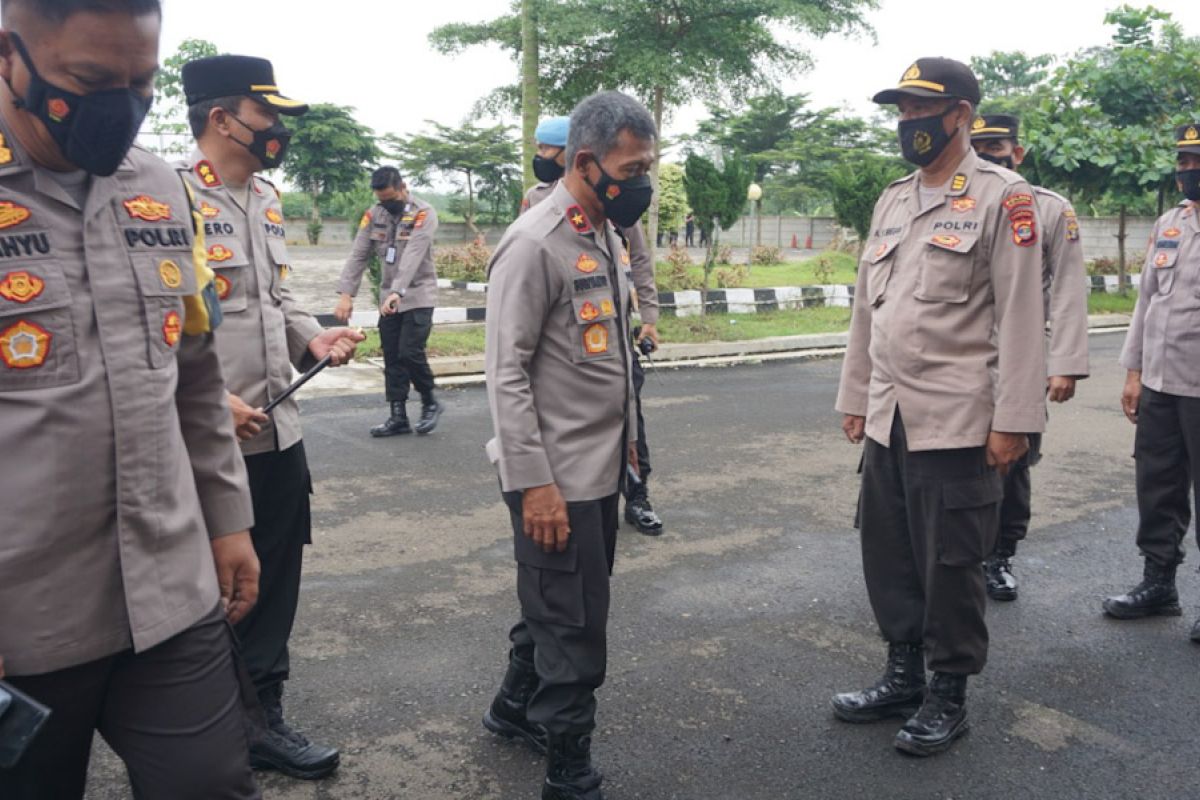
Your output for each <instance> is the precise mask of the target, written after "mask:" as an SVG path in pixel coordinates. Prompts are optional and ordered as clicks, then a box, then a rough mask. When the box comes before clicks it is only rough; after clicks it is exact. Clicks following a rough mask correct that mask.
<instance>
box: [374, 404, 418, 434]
mask: <svg viewBox="0 0 1200 800" xmlns="http://www.w3.org/2000/svg"><path fill="white" fill-rule="evenodd" d="M406 433H412V426H411V425H409V424H408V412H407V411H406V410H405V409H404V403H392V415H391V416H390V417H388V418H387V421H385V422H384V423H383V424H382V425H376V426H375V427H374V428H371V435H372V436H374V437H376V438H379V437H381V436H402V435H403V434H406Z"/></svg>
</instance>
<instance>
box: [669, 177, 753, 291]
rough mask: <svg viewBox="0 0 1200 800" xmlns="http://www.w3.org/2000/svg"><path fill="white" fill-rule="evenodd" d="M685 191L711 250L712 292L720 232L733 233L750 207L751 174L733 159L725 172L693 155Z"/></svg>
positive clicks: (707, 271) (706, 271)
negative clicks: (736, 224) (733, 229)
mask: <svg viewBox="0 0 1200 800" xmlns="http://www.w3.org/2000/svg"><path fill="white" fill-rule="evenodd" d="M684 173H685V177H684V187H685V188H686V189H687V198H688V204H689V205H691V207H692V213H693V214H695V217H696V226H697V227H698V228H700V230H701V232H702V233H704V234H706V238H707V240H708V249H707V251H706V252H705V255H704V286H703V290H704V291H705V292H707V291H708V281H709V276H710V274H711V273H712V269H713V266H714V264H715V261H716V259H715V250H714V248H715V247H716V245H717V241H716V240H717V237H718V231H719V230H729V228H731V227H732V226H733V224H734V223H735V222H737V221H738V218H739V217H741V214H742V209H744V208H745V206H746V188H747V187H748V186H749V185H750V171H749V170H747V169H746V168H745V166H743V165H742V163H741V162H740V161H737V160H734V159H730V160H728V161H726V162H725V167H724V169H717V166H716V165H715V164H713V162H712V161H710V160H708V159H707V158H705V157H704V156H700V155H696V154H695V153H692V154H691V155H689V156H688V157H687V162H686V163H685V164H684Z"/></svg>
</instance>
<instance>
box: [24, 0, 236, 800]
mask: <svg viewBox="0 0 1200 800" xmlns="http://www.w3.org/2000/svg"><path fill="white" fill-rule="evenodd" d="M0 8H2V9H3V23H2V24H3V31H0V78H2V79H3V80H2V82H0V186H3V194H2V195H0V196H2V198H3V199H2V201H0V260H2V261H3V263H0V452H3V453H4V457H3V459H0V486H3V492H2V493H0V520H3V523H0V524H2V526H3V535H2V536H0V539H2V540H3V546H2V547H0V656H2V657H3V659H4V669H5V670H6V671H7V673H8V677H7V679H8V680H10V681H12V682H13V684H15V685H16V686H17V687H18V688H20V689H22V690H23V691H25V692H27V693H28V694H30V695H32V696H33V697H34V698H35V699H37V700H39V701H41V702H42V703H44V704H46V705H47V706H49V707H50V709H51V710H52V715H51V717H50V719H49V722H48V723H47V724H46V726H45V728H43V730H42V731H41V733H40V734H39V736H38V737H37V739H35V740H34V742H33V744H32V746H31V748H30V750H29V751H27V752H26V754H25V757H24V758H23V760H22V761H20V762H19V763H18V764H17V766H16V768H15V769H13V770H9V771H5V770H0V797H3V798H5V800H45V799H46V798H55V799H56V800H62V799H63V798H81V797H83V793H84V787H85V784H86V779H87V767H88V760H89V756H90V753H91V748H92V738H93V731H94V730H99V731H100V733H101V735H102V736H103V737H104V739H105V740H106V741H107V742H108V744H109V745H110V746H111V747H112V749H113V750H114V751H115V752H116V753H117V755H118V756H120V757H121V758H122V759H123V760H124V762H125V764H126V766H127V768H128V773H129V778H130V781H131V783H132V784H133V792H134V794H135V795H137V796H138V797H148V798H159V797H170V798H183V799H184V800H187V799H190V798H194V799H195V800H200V799H201V798H216V797H221V798H235V797H236V798H257V797H259V794H258V790H257V789H256V788H255V786H254V781H253V777H252V775H251V773H250V768H249V764H248V760H247V736H246V731H245V726H244V706H243V697H244V694H243V692H242V689H241V687H240V685H239V681H238V677H237V670H236V662H235V659H234V654H233V642H232V638H231V636H230V633H229V630H228V623H227V622H226V620H225V617H226V614H225V613H222V607H224V608H225V610H226V612H227V615H228V617H229V619H231V620H233V621H237V620H239V619H241V618H242V617H243V616H245V614H246V613H247V611H249V610H250V608H251V606H253V604H254V600H255V596H256V594H257V578H258V561H257V559H256V558H255V555H254V549H253V547H252V544H251V541H250V534H249V532H248V531H247V528H249V526H250V524H251V522H252V514H251V505H250V496H249V493H248V492H247V490H246V471H245V467H244V465H243V464H242V460H241V458H240V457H239V455H238V452H237V444H236V440H235V438H234V434H233V425H232V423H231V421H230V418H229V409H228V406H227V404H226V402H225V384H224V381H223V380H222V377H221V369H220V364H219V362H218V358H217V351H216V347H215V345H214V342H213V336H212V334H211V332H210V330H211V328H212V326H213V325H214V324H215V322H216V321H217V319H218V315H219V309H218V308H217V305H216V297H215V295H213V294H212V292H211V277H212V273H211V272H209V270H208V269H207V267H206V266H205V265H204V249H203V248H204V244H203V242H204V238H203V229H202V228H200V227H199V223H198V220H197V219H196V217H195V216H194V213H193V208H192V205H191V203H190V201H189V198H188V194H187V190H186V187H185V186H184V185H183V183H182V182H181V181H180V180H179V177H178V176H177V175H176V174H175V172H174V171H173V170H172V169H171V168H170V167H169V166H168V165H166V164H165V163H163V162H162V161H161V160H159V159H158V158H156V157H154V156H152V155H150V154H149V153H147V152H145V151H144V150H141V149H139V148H137V147H134V148H133V149H130V145H131V144H132V142H133V140H134V137H135V135H136V133H137V130H138V127H139V126H140V125H141V122H142V119H143V117H144V116H145V113H146V110H147V109H148V108H149V106H150V99H151V95H152V91H153V86H154V77H155V73H156V71H157V65H158V39H159V30H160V27H161V9H160V7H159V4H158V2H157V0H111V2H102V3H97V2H86V3H85V2H70V0H63V2H58V3H54V4H50V3H43V2H36V1H35V0H5V2H4V3H3V4H2V5H0ZM80 74H86V75H90V76H93V81H94V82H89V83H88V84H86V85H85V84H82V83H81V82H80V79H79V78H78V77H77V76H78V75H80ZM205 293H207V295H208V297H207V302H206V299H205V297H204V294H205ZM214 563H215V569H214ZM251 704H252V700H251Z"/></svg>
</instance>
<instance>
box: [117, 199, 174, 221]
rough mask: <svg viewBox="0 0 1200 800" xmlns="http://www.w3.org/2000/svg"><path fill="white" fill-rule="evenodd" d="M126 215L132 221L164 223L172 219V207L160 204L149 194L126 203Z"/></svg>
mask: <svg viewBox="0 0 1200 800" xmlns="http://www.w3.org/2000/svg"><path fill="white" fill-rule="evenodd" d="M123 205H124V206H125V211H126V213H128V214H129V216H130V218H131V219H140V220H143V221H145V222H162V221H164V220H169V219H170V218H171V207H170V206H169V205H167V204H166V203H160V202H159V201H157V200H155V199H154V198H153V197H151V196H150V195H148V194H139V195H138V196H137V197H131V198H129V199H128V200H126V201H124V203H123Z"/></svg>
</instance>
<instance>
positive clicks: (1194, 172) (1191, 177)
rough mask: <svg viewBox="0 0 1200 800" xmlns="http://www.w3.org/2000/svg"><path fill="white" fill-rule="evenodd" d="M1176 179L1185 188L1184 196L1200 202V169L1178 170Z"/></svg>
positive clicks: (1194, 201)
mask: <svg viewBox="0 0 1200 800" xmlns="http://www.w3.org/2000/svg"><path fill="white" fill-rule="evenodd" d="M1175 180H1177V181H1179V187H1180V188H1181V189H1183V196H1184V197H1186V198H1187V199H1188V200H1191V201H1192V202H1193V203H1197V202H1200V169H1181V170H1176V172H1175Z"/></svg>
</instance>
